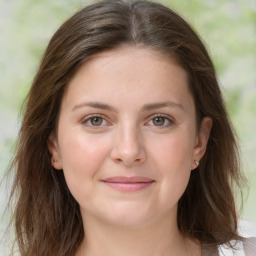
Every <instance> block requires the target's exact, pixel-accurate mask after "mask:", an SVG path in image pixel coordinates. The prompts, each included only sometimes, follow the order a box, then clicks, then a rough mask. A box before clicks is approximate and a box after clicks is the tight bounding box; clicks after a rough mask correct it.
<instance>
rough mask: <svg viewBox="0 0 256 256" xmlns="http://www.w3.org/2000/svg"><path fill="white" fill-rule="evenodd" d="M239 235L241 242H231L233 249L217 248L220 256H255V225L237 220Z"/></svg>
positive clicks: (223, 246)
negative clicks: (241, 238)
mask: <svg viewBox="0 0 256 256" xmlns="http://www.w3.org/2000/svg"><path fill="white" fill-rule="evenodd" d="M238 232H239V235H240V236H242V237H243V240H242V241H234V242H231V243H233V245H234V249H230V248H227V247H226V246H225V245H222V246H219V255H220V256H229V255H230V256H231V255H232V256H233V255H234V256H255V255H256V223H254V222H251V221H247V220H239V225H238Z"/></svg>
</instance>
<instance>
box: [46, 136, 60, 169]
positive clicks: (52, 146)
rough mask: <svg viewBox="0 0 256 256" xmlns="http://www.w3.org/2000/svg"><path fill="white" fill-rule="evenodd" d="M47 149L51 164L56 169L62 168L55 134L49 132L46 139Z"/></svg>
mask: <svg viewBox="0 0 256 256" xmlns="http://www.w3.org/2000/svg"><path fill="white" fill-rule="evenodd" d="M47 146H48V150H49V152H50V154H51V165H52V167H54V168H55V169H57V170H62V163H61V157H60V151H59V146H58V142H57V139H56V136H55V135H53V133H51V134H50V136H49V137H48V140H47Z"/></svg>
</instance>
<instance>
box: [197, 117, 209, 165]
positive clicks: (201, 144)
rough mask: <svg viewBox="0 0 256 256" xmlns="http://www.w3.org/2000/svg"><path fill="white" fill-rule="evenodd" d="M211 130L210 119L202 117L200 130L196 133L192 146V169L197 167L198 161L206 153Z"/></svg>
mask: <svg viewBox="0 0 256 256" xmlns="http://www.w3.org/2000/svg"><path fill="white" fill-rule="evenodd" d="M211 128H212V119H211V118H210V117H204V118H203V120H202V122H201V126H200V130H199V132H198V135H197V139H196V142H195V146H194V151H193V163H192V169H195V168H197V167H198V165H199V162H200V159H201V158H202V157H203V155H204V153H205V151H206V147H207V143H208V140H209V137H210V133H211ZM197 163H198V164H197Z"/></svg>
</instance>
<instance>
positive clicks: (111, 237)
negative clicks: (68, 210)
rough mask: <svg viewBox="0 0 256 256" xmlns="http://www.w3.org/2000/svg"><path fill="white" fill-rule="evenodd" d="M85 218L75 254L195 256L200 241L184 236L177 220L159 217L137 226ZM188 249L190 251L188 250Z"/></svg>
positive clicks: (99, 255)
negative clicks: (81, 241)
mask: <svg viewBox="0 0 256 256" xmlns="http://www.w3.org/2000/svg"><path fill="white" fill-rule="evenodd" d="M87 220H88V221H86V220H85V221H84V230H85V239H84V241H83V243H82V244H81V246H80V248H79V250H78V252H77V254H76V256H102V255H106V256H120V255H122V256H130V255H133V256H155V255H159V256H160V255H161V256H170V255H172V256H176V255H177V256H178V255H179V256H190V255H191V256H192V255H193V256H194V255H195V256H197V255H201V253H200V245H199V243H196V242H192V241H191V240H190V239H187V238H184V237H183V236H182V235H181V234H180V232H179V230H178V227H177V223H176V221H174V222H173V221H171V220H170V219H169V220H168V221H166V220H164V218H163V219H162V220H160V221H159V220H158V221H157V222H155V224H154V223H151V225H145V226H140V227H123V226H122V227H121V226H113V225H109V224H107V223H99V222H98V221H97V220H95V219H90V220H89V219H88V218H87ZM188 252H189V253H188Z"/></svg>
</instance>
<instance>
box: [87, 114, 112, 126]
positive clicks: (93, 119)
mask: <svg viewBox="0 0 256 256" xmlns="http://www.w3.org/2000/svg"><path fill="white" fill-rule="evenodd" d="M82 124H83V125H85V126H88V127H90V128H97V127H102V126H107V125H108V123H107V121H106V120H105V119H104V118H103V117H102V116H100V115H92V116H88V117H86V118H85V119H83V121H82Z"/></svg>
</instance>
